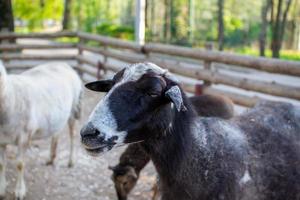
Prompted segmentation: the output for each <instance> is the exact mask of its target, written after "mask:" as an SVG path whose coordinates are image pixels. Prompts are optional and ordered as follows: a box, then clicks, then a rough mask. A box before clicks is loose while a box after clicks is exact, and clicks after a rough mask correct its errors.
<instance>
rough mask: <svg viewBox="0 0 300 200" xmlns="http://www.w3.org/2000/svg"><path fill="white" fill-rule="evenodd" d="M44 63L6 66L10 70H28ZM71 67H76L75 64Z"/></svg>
mask: <svg viewBox="0 0 300 200" xmlns="http://www.w3.org/2000/svg"><path fill="white" fill-rule="evenodd" d="M40 64H43V63H35V64H10V63H8V64H5V68H6V69H8V70H15V69H16V70H27V69H31V68H32V67H34V66H37V65H40ZM70 66H71V67H73V68H75V65H70Z"/></svg>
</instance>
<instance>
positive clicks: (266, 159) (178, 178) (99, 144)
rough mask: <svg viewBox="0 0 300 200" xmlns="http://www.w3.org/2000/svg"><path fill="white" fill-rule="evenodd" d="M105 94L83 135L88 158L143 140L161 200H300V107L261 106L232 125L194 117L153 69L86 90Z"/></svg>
mask: <svg viewBox="0 0 300 200" xmlns="http://www.w3.org/2000/svg"><path fill="white" fill-rule="evenodd" d="M86 86H87V87H88V88H90V89H92V90H96V91H105V92H108V93H107V95H106V96H105V97H104V98H103V99H102V100H101V101H100V102H99V104H98V105H97V106H96V108H95V109H94V111H93V113H92V114H91V116H90V118H89V120H88V123H87V124H86V125H85V126H84V127H83V128H82V130H81V142H82V144H83V146H84V147H85V149H86V150H87V151H88V152H89V153H90V154H91V155H95V156H96V155H99V154H100V153H103V152H105V151H109V150H111V149H112V148H113V147H116V146H120V145H122V144H124V143H133V142H141V141H143V143H141V145H142V146H143V148H144V150H145V151H146V152H147V153H148V154H149V155H150V157H151V160H152V161H153V163H154V165H155V167H156V170H157V172H158V174H159V178H160V181H159V182H160V190H161V193H162V199H163V200H184V199H195V200H199V199H201V200H214V199H215V200H221V199H222V200H234V199H242V200H250V199H251V200H282V199H285V200H299V199H300V108H299V107H295V106H293V105H292V104H289V103H280V102H263V103H260V104H258V105H257V106H255V107H254V108H253V109H251V110H250V111H248V112H247V113H245V114H242V115H241V116H238V117H234V118H232V119H231V120H223V119H220V118H201V117H197V115H196V113H195V112H194V110H193V109H192V105H191V103H190V102H189V100H188V98H187V97H186V96H185V94H184V93H183V92H182V90H181V88H180V87H179V86H178V83H177V81H176V80H175V78H174V76H173V75H172V74H170V73H168V72H166V71H165V70H163V69H162V68H160V67H158V66H156V65H155V64H151V63H140V64H135V65H132V66H130V67H127V68H125V69H123V70H122V71H120V72H118V73H117V74H116V76H115V77H114V78H113V79H112V80H105V81H97V82H93V83H89V84H87V85H86Z"/></svg>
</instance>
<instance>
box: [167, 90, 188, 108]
mask: <svg viewBox="0 0 300 200" xmlns="http://www.w3.org/2000/svg"><path fill="white" fill-rule="evenodd" d="M165 95H166V96H167V97H168V98H169V99H170V100H171V101H172V102H173V103H174V105H175V107H176V109H177V111H178V112H180V111H186V110H187V109H186V107H185V105H184V104H183V98H182V94H181V90H180V88H179V86H178V85H174V86H172V87H171V88H170V89H168V90H167V91H166V92H165Z"/></svg>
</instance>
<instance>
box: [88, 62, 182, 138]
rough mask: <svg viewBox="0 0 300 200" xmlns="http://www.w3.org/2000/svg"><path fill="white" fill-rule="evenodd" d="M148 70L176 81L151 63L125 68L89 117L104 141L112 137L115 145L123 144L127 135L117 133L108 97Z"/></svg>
mask: <svg viewBox="0 0 300 200" xmlns="http://www.w3.org/2000/svg"><path fill="white" fill-rule="evenodd" d="M149 70H150V71H152V72H154V73H156V74H158V75H164V76H165V77H168V78H169V79H171V80H173V81H177V80H175V79H174V77H173V76H171V75H170V74H169V72H168V71H167V70H164V69H162V68H160V67H159V66H157V65H155V64H153V63H137V64H134V65H130V66H128V67H126V69H125V71H124V74H123V77H122V79H121V80H120V81H119V82H118V83H117V84H115V85H114V86H113V87H112V88H111V90H110V91H109V92H108V93H107V95H106V96H105V97H104V98H103V99H102V100H101V101H100V102H99V103H98V104H97V106H96V107H95V109H94V111H93V112H92V114H91V115H90V117H89V122H91V123H92V124H93V126H94V127H95V128H97V129H98V130H99V131H100V133H103V134H104V135H105V140H107V139H109V138H111V137H113V136H118V139H117V140H116V141H115V142H116V143H117V144H123V143H124V140H125V137H126V135H127V132H126V131H117V129H118V127H117V122H116V119H115V118H114V116H113V114H112V112H111V110H110V108H109V103H108V99H109V96H110V95H111V93H112V92H113V91H114V90H115V89H116V88H117V87H118V86H120V85H122V84H124V83H126V82H128V81H137V80H138V79H140V78H141V77H142V76H143V75H144V74H146V73H147V72H148V71H149Z"/></svg>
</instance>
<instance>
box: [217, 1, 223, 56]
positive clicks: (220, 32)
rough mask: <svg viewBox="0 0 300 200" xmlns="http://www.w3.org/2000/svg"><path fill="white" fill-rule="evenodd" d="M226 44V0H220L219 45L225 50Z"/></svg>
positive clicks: (220, 48)
mask: <svg viewBox="0 0 300 200" xmlns="http://www.w3.org/2000/svg"><path fill="white" fill-rule="evenodd" d="M223 45H224V0H218V46H219V50H220V51H222V50H223Z"/></svg>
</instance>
